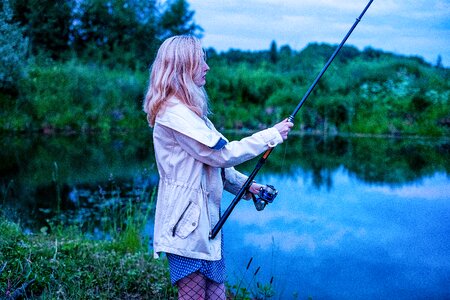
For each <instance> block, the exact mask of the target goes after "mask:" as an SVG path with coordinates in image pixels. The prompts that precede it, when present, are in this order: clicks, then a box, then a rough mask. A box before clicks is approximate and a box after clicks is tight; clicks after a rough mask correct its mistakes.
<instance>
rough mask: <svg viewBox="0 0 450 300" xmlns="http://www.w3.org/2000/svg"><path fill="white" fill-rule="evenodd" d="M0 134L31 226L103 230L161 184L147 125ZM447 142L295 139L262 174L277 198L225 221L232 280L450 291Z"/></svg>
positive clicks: (7, 192)
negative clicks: (55, 222) (117, 130)
mask: <svg viewBox="0 0 450 300" xmlns="http://www.w3.org/2000/svg"><path fill="white" fill-rule="evenodd" d="M0 139H1V142H2V145H4V146H3V149H2V152H1V153H0V192H1V194H0V195H1V197H2V198H1V199H0V203H1V204H2V208H3V209H4V210H6V211H7V212H8V215H9V216H11V217H12V218H14V219H16V220H20V222H21V224H23V225H24V226H25V228H26V230H28V231H38V230H40V228H41V227H43V226H47V225H48V224H47V220H48V219H49V218H51V217H54V216H55V215H64V216H66V217H65V219H64V220H65V222H66V224H67V223H75V224H80V226H83V228H85V230H87V231H91V232H92V233H93V234H94V236H96V237H97V238H105V237H107V234H105V233H104V232H102V220H104V218H105V211H109V212H110V213H120V211H121V209H122V208H123V205H122V204H117V202H120V201H124V202H125V203H129V202H130V201H132V202H133V203H136V204H137V205H142V207H143V208H144V209H145V205H146V204H147V205H148V202H149V195H150V194H151V191H152V190H153V188H154V187H155V186H156V184H157V180H158V176H157V172H156V169H155V163H154V155H153V149H152V145H151V135H150V133H145V134H134V133H129V134H126V135H117V136H95V135H89V136H67V137H56V136H34V137H23V136H21V137H17V136H0ZM449 149H450V143H449V142H448V141H447V140H432V139H383V138H351V137H321V136H305V137H294V136H293V137H291V138H290V139H289V140H288V141H287V142H286V143H284V144H282V145H281V146H280V147H277V149H275V151H273V153H272V155H271V157H270V158H269V160H268V162H267V164H266V165H265V166H264V167H263V169H262V170H261V171H260V174H259V175H258V176H257V180H258V181H259V182H262V183H269V184H273V185H274V186H275V187H276V188H277V189H278V190H279V195H278V197H277V198H276V200H275V202H274V203H273V204H270V205H269V206H268V207H266V209H265V210H264V211H263V212H257V211H256V210H255V209H254V207H253V204H252V203H251V202H245V201H242V202H241V203H239V204H238V206H237V207H236V209H235V210H234V211H233V213H232V214H231V216H230V218H229V220H228V221H227V223H226V224H225V226H224V234H225V255H226V259H227V266H228V277H229V282H230V283H231V284H235V285H238V284H239V283H240V287H241V288H242V287H244V288H247V289H248V290H250V291H251V292H253V293H255V295H259V296H261V293H260V292H261V288H260V289H258V288H257V287H256V284H257V283H258V282H259V283H260V287H261V286H266V287H269V286H270V285H269V283H270V281H271V278H272V277H273V281H272V285H271V289H272V290H273V291H275V295H274V296H273V298H274V299H307V297H309V296H311V297H312V298H313V299H380V298H387V299H445V298H450V289H449V288H448V287H449V286H450V241H449V238H448V236H450V178H449V174H450V159H449V157H450V156H449V154H450V151H449ZM255 163H256V161H255V160H254V161H251V162H249V163H246V164H244V165H241V166H238V167H237V169H239V170H241V171H242V172H244V173H249V172H250V171H251V170H252V169H253V167H254V165H255ZM231 199H232V196H231V195H229V194H226V195H225V206H226V205H227V204H228V203H229V202H230V201H231ZM105 207H107V208H108V209H109V210H108V209H105ZM110 207H113V208H114V209H115V210H112V209H110ZM86 224H87V225H88V226H85V225H86ZM151 228H152V224H151V222H150V223H149V224H148V226H147V227H146V232H145V233H144V234H148V235H151ZM251 258H252V263H251V264H250V266H249V268H248V270H247V265H248V262H249V260H250V259H251ZM258 267H260V269H259V271H258V273H257V274H256V276H253V274H254V273H255V272H256V270H257V268H258ZM258 293H259V294H258Z"/></svg>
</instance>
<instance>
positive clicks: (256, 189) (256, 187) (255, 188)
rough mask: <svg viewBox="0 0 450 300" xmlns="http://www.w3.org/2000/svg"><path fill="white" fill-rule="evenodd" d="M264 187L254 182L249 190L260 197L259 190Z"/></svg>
mask: <svg viewBox="0 0 450 300" xmlns="http://www.w3.org/2000/svg"><path fill="white" fill-rule="evenodd" d="M262 187H264V185H262V184H259V183H256V182H253V183H252V184H251V185H250V187H249V188H248V191H249V192H250V193H252V194H254V195H258V193H259V190H260V189H261V188H262Z"/></svg>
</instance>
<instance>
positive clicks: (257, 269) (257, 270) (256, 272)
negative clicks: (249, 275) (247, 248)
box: [253, 267, 261, 276]
mask: <svg viewBox="0 0 450 300" xmlns="http://www.w3.org/2000/svg"><path fill="white" fill-rule="evenodd" d="M259 269H261V267H258V268H256V271H255V274H253V276H256V274H258V272H259Z"/></svg>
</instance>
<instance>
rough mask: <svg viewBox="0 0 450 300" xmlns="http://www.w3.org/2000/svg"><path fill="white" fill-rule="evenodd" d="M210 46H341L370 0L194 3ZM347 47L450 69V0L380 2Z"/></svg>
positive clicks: (204, 0) (194, 0)
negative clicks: (370, 50)
mask: <svg viewBox="0 0 450 300" xmlns="http://www.w3.org/2000/svg"><path fill="white" fill-rule="evenodd" d="M187 2H188V3H189V5H190V6H189V7H190V9H191V10H193V11H195V15H194V21H195V22H196V23H197V24H198V25H200V26H201V27H202V28H203V30H204V31H203V38H202V43H203V46H204V47H205V48H209V47H213V48H214V49H216V50H218V51H227V50H229V49H231V48H233V49H240V50H267V49H269V47H270V44H271V42H272V41H275V42H276V44H277V46H278V47H281V46H283V45H289V46H290V47H291V48H292V49H295V50H302V49H303V48H304V47H306V45H307V44H308V43H310V42H319V43H322V42H324V43H330V44H336V45H337V44H339V43H340V42H341V41H342V39H343V38H344V36H345V35H346V34H347V32H348V31H349V30H350V28H351V26H352V25H353V23H354V22H355V20H356V18H357V17H358V16H359V15H360V14H361V12H362V11H363V9H364V7H365V6H366V5H367V3H368V2H369V1H367V0H226V1H208V0H188V1H187ZM346 45H353V46H356V47H357V48H358V49H360V50H363V49H364V48H365V47H368V46H370V47H372V48H375V49H380V50H384V51H388V52H394V53H397V54H402V55H407V56H410V55H413V56H420V57H423V58H424V59H425V60H426V61H427V62H430V63H432V64H435V63H436V61H437V57H438V56H439V55H440V56H441V58H442V63H443V64H444V65H445V66H446V67H449V66H450V0H374V1H373V3H372V4H371V6H370V8H369V9H368V10H367V12H366V14H365V15H364V16H363V18H362V20H361V21H360V23H359V24H358V26H357V27H356V28H355V30H354V31H353V33H352V35H351V36H350V38H349V39H348V41H347V43H346Z"/></svg>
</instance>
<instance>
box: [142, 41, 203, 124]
mask: <svg viewBox="0 0 450 300" xmlns="http://www.w3.org/2000/svg"><path fill="white" fill-rule="evenodd" d="M203 59H204V52H203V49H202V46H201V44H200V40H198V39H197V38H195V37H193V36H190V35H180V36H173V37H171V38H168V39H166V40H165V41H164V42H163V43H162V45H161V46H160V47H159V50H158V53H157V54H156V58H155V61H154V62H153V64H152V67H151V71H150V80H149V85H148V89H147V94H146V96H145V100H144V105H143V109H144V111H145V112H146V113H147V120H148V122H149V124H150V126H152V127H153V126H154V125H155V118H156V115H157V114H158V111H159V110H160V109H162V108H163V107H164V102H165V101H166V100H168V99H170V98H172V97H175V98H177V99H179V100H180V101H181V102H182V103H183V104H185V105H186V106H187V107H188V108H189V109H191V110H192V111H193V112H195V113H196V114H197V115H198V116H199V117H205V116H206V115H207V113H208V97H207V95H206V92H205V90H204V88H203V87H198V86H197V85H196V84H195V82H194V76H195V75H196V74H198V72H200V70H201V66H202V62H203Z"/></svg>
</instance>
